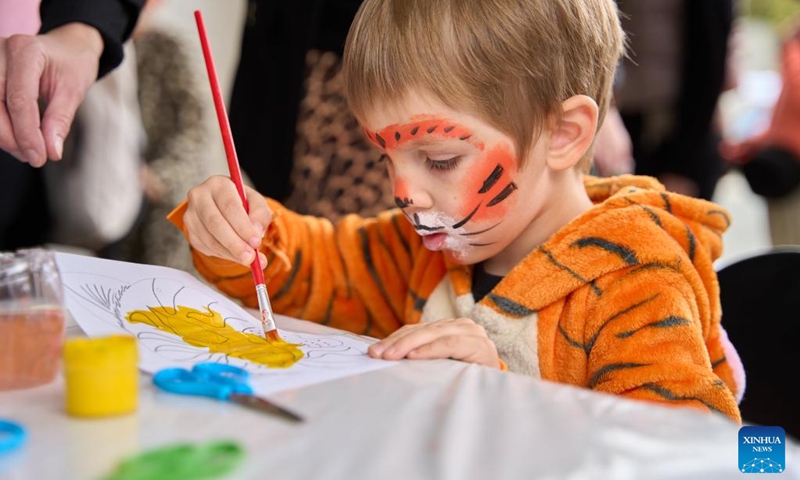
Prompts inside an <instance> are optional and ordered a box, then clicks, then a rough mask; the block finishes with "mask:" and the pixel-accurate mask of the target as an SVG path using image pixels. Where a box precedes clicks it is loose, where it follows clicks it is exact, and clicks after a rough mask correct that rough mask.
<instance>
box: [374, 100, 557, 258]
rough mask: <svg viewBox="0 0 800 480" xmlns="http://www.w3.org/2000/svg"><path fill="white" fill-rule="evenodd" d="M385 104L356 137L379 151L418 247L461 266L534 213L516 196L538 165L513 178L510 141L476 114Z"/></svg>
mask: <svg viewBox="0 0 800 480" xmlns="http://www.w3.org/2000/svg"><path fill="white" fill-rule="evenodd" d="M393 105H394V107H395V108H390V109H385V110H382V111H380V112H377V111H376V112H372V114H371V115H369V116H368V117H367V118H366V119H365V122H364V124H363V128H364V134H365V135H366V136H367V138H369V140H370V141H371V142H372V143H374V144H375V146H377V147H378V148H379V149H380V150H381V152H382V153H383V154H384V159H385V160H386V163H387V167H388V170H389V175H390V178H391V180H392V185H393V188H394V198H395V204H396V205H397V207H398V208H400V209H402V211H403V213H404V214H405V215H406V217H407V218H408V220H409V221H410V222H411V223H412V225H414V228H415V230H416V231H417V233H418V234H419V235H421V236H422V237H423V243H424V245H425V247H426V248H428V249H429V250H434V251H439V250H441V251H442V252H443V253H444V254H445V255H447V256H449V257H450V258H451V259H453V260H455V261H457V262H459V263H464V264H471V263H477V262H479V261H483V260H486V259H488V258H491V257H493V256H495V255H497V254H498V253H501V252H503V251H504V250H505V249H506V248H507V247H508V246H509V245H510V244H511V243H513V242H514V240H515V239H516V238H518V237H519V235H520V234H521V233H522V231H523V230H524V229H525V228H526V227H527V226H528V225H529V223H530V219H531V214H532V213H534V214H535V208H536V207H537V202H535V201H533V202H522V201H521V200H520V198H521V196H522V195H525V196H526V197H530V195H531V191H530V187H531V182H530V181H529V179H528V176H530V175H528V174H538V172H540V171H541V166H538V167H537V166H535V165H530V166H528V165H526V168H525V169H524V172H525V174H526V175H523V176H521V174H522V173H523V172H521V170H520V162H519V161H518V159H517V158H516V152H515V148H514V143H513V141H512V139H511V138H510V137H508V136H507V135H505V134H503V133H502V132H500V131H498V130H497V129H495V128H493V127H492V126H490V125H488V124H487V123H485V122H483V121H481V120H480V119H478V118H477V117H473V116H470V115H466V114H463V113H460V112H456V111H453V110H452V109H450V108H448V107H446V106H445V105H443V104H441V103H439V102H436V101H434V100H431V99H422V98H421V97H413V98H411V97H409V98H408V100H407V101H405V102H400V103H398V104H393ZM529 167H530V168H529ZM534 183H535V182H534ZM523 186H524V187H525V188H526V191H523V190H522V188H521V187H523ZM526 199H527V198H526ZM531 199H533V198H531ZM521 206H524V207H525V208H526V209H527V210H521V209H520V207H521ZM528 207H531V208H530V209H528Z"/></svg>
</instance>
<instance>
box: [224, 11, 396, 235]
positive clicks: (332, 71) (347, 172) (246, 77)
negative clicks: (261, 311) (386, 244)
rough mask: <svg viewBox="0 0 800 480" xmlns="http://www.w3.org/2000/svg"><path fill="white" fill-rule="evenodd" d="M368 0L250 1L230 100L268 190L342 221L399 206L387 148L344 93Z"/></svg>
mask: <svg viewBox="0 0 800 480" xmlns="http://www.w3.org/2000/svg"><path fill="white" fill-rule="evenodd" d="M360 5H361V0H293V1H288V0H281V1H275V0H250V1H249V2H248V12H247V17H246V21H245V25H244V31H243V35H242V41H241V55H240V60H239V64H238V68H237V71H236V80H235V83H234V86H233V92H232V95H231V101H230V116H231V129H232V130H233V136H234V141H235V142H236V148H237V153H238V155H239V161H240V162H241V166H242V170H243V171H244V172H245V173H246V174H247V176H248V177H249V179H250V182H251V183H252V185H253V186H254V187H255V188H256V189H257V190H258V191H259V192H261V193H262V194H264V195H268V196H270V197H273V198H276V199H278V200H281V201H282V202H284V204H285V205H286V206H287V208H290V209H293V210H294V211H297V212H299V213H304V214H311V215H318V216H323V217H326V218H329V219H331V220H336V219H337V218H339V217H340V216H342V215H343V214H346V213H352V212H358V213H360V214H362V215H375V214H377V213H378V212H380V211H383V210H386V209H387V208H391V207H393V206H394V205H395V203H394V198H393V196H392V192H391V189H390V188H389V178H388V175H387V173H386V167H385V165H384V164H383V163H382V162H380V158H381V154H380V152H379V151H378V149H377V148H376V147H374V146H373V145H372V144H371V143H370V142H369V141H368V140H367V139H366V138H365V136H364V134H363V132H362V131H361V128H360V127H359V125H358V122H356V120H355V118H354V117H353V115H352V114H351V113H350V111H349V109H348V107H347V105H346V102H345V100H344V96H343V85H342V79H341V74H340V67H341V57H342V52H343V49H344V41H345V38H346V36H347V32H348V30H349V28H350V24H351V23H352V21H353V18H354V17H355V14H356V11H357V10H358V7H359V6H360Z"/></svg>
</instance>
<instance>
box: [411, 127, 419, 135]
mask: <svg viewBox="0 0 800 480" xmlns="http://www.w3.org/2000/svg"><path fill="white" fill-rule="evenodd" d="M418 131H419V127H414V128H412V129H411V135H416V134H417V132H418Z"/></svg>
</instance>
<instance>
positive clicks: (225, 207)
mask: <svg viewBox="0 0 800 480" xmlns="http://www.w3.org/2000/svg"><path fill="white" fill-rule="evenodd" d="M214 202H215V203H216V208H217V210H218V211H219V212H220V213H221V214H222V216H223V217H224V218H225V220H226V223H227V224H228V225H230V228H231V229H232V231H233V232H234V234H235V235H236V236H237V237H238V239H239V240H240V241H239V242H234V241H233V240H232V239H231V240H228V239H227V238H222V237H218V238H219V239H220V240H221V241H222V242H223V243H224V244H225V245H228V246H229V248H231V251H232V252H233V253H235V254H236V253H238V254H239V255H241V254H242V252H241V251H240V250H241V246H240V244H242V243H243V244H245V245H248V246H249V248H250V249H253V248H258V246H259V245H260V243H261V235H260V234H261V232H259V231H257V230H256V228H255V227H254V226H253V223H252V222H251V221H250V218H249V216H248V214H247V210H245V208H244V205H242V199H241V198H240V197H239V193H238V192H237V191H236V186H235V185H234V184H233V182H230V184H229V185H227V184H226V185H225V186H224V188H223V189H221V192H220V194H219V195H215V196H214ZM250 208H252V207H250ZM234 248H235V250H234Z"/></svg>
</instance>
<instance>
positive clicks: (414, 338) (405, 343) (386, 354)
mask: <svg viewBox="0 0 800 480" xmlns="http://www.w3.org/2000/svg"><path fill="white" fill-rule="evenodd" d="M464 336H465V331H464V328H463V327H462V326H459V325H457V324H453V323H448V324H444V325H437V326H436V328H418V329H414V330H413V332H412V333H411V334H409V335H406V336H404V337H402V338H400V339H398V340H397V341H395V342H394V344H393V345H390V346H388V347H387V348H386V349H385V350H384V351H383V355H382V358H384V359H386V360H399V359H401V358H404V357H405V356H406V355H408V352H410V351H412V350H415V349H417V348H419V347H421V346H422V345H425V344H427V343H431V342H433V341H436V340H437V339H439V338H447V340H446V341H445V342H446V343H449V342H457V341H458V339H459V338H461V337H464Z"/></svg>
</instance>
